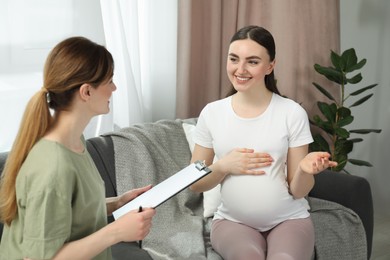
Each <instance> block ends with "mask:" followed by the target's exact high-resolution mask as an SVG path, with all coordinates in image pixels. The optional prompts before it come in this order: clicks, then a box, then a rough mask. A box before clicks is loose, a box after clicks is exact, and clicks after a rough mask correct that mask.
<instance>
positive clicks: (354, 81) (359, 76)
mask: <svg viewBox="0 0 390 260" xmlns="http://www.w3.org/2000/svg"><path fill="white" fill-rule="evenodd" d="M362 79H363V77H362V74H361V73H359V74H357V75H355V76H353V77H352V78H350V79H348V78H347V82H348V83H351V84H357V83H359V82H360V81H362Z"/></svg>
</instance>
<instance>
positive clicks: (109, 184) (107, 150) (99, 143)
mask: <svg viewBox="0 0 390 260" xmlns="http://www.w3.org/2000/svg"><path fill="white" fill-rule="evenodd" d="M86 143H87V149H88V152H89V154H90V155H91V157H92V159H93V161H94V162H95V165H96V167H97V169H98V171H99V173H100V175H101V176H102V179H103V181H104V183H105V185H106V197H116V196H117V195H118V194H117V190H116V177H115V158H114V156H115V155H114V145H113V143H112V139H111V137H108V136H98V137H93V138H90V139H87V141H86Z"/></svg>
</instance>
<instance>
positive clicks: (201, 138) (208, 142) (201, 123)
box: [193, 105, 213, 148]
mask: <svg viewBox="0 0 390 260" xmlns="http://www.w3.org/2000/svg"><path fill="white" fill-rule="evenodd" d="M208 108H209V106H208V105H206V107H204V108H203V110H202V112H201V113H200V115H199V118H198V121H197V124H196V128H195V134H194V139H193V140H194V142H195V144H198V145H200V146H203V147H206V148H213V138H212V135H211V132H210V129H209V127H210V123H209V122H208V118H209V112H208V111H209V109H208Z"/></svg>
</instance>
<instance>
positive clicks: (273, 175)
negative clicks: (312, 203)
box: [194, 94, 313, 231]
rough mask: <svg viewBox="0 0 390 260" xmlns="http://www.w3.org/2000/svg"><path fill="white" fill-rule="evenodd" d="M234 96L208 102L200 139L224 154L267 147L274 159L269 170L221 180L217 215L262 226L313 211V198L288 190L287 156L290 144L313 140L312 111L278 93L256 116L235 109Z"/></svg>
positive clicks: (198, 131) (201, 120)
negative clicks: (243, 115) (295, 195)
mask: <svg viewBox="0 0 390 260" xmlns="http://www.w3.org/2000/svg"><path fill="white" fill-rule="evenodd" d="M231 100H232V98H231V96H230V97H227V98H225V99H222V100H218V101H215V102H212V103H210V104H208V105H207V106H206V107H205V108H204V109H203V110H202V112H201V114H200V116H199V119H198V123H197V126H196V131H195V135H194V142H195V143H196V144H198V145H200V146H203V147H207V148H213V149H214V152H215V154H216V157H218V158H222V157H223V156H224V155H226V154H227V153H229V152H230V151H232V150H233V149H235V148H252V149H254V150H255V151H256V152H266V153H269V154H270V155H271V157H272V158H273V159H274V162H273V163H272V165H271V166H268V167H263V168H262V170H264V171H265V172H266V174H264V175H259V176H253V175H228V176H227V177H226V178H225V179H224V181H223V182H222V183H221V201H222V203H221V205H220V206H219V207H218V210H217V212H216V213H215V214H214V219H228V220H231V221H235V222H238V223H244V224H246V225H249V226H251V227H253V228H256V229H258V230H259V231H267V230H269V229H271V228H273V227H274V226H276V225H277V224H279V223H281V222H283V221H285V220H288V219H297V218H306V217H308V216H309V212H308V211H307V201H306V200H305V199H304V198H302V199H294V198H293V197H292V196H291V195H290V194H289V192H288V184H287V181H286V174H285V172H286V169H285V168H286V160H287V151H288V148H289V147H298V146H302V145H306V144H308V143H311V142H312V141H313V138H312V136H311V133H310V125H309V121H308V117H307V114H306V111H305V110H304V109H303V108H302V107H301V106H300V105H299V104H298V103H296V102H294V101H293V100H290V99H287V98H283V97H281V96H279V95H277V94H273V96H272V99H271V102H270V104H269V106H268V107H267V109H266V110H265V111H264V113H262V114H261V115H260V116H258V117H255V118H241V117H239V116H238V115H237V114H235V112H234V111H233V108H232V105H231Z"/></svg>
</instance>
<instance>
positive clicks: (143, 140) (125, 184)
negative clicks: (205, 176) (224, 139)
mask: <svg viewBox="0 0 390 260" xmlns="http://www.w3.org/2000/svg"><path fill="white" fill-rule="evenodd" d="M182 122H183V121H182V120H161V121H158V122H155V123H143V124H139V125H134V126H132V127H128V128H123V129H121V130H119V131H116V132H112V133H110V134H109V135H110V136H111V137H112V140H113V143H114V152H115V171H116V181H117V190H118V194H122V193H124V192H125V191H128V190H130V189H134V188H137V187H142V186H145V185H148V184H153V185H156V184H158V183H160V182H161V181H163V180H165V179H166V178H168V177H170V176H171V175H173V174H175V173H176V172H178V171H180V170H181V169H183V168H185V167H186V166H188V165H189V164H190V160H191V152H190V150H189V147H188V143H187V140H186V137H185V133H184V130H183V128H182ZM156 211H157V213H156V216H155V217H154V218H153V223H152V229H151V232H150V233H149V235H148V236H147V237H146V238H145V239H144V241H143V248H144V249H145V250H147V251H148V253H149V254H150V255H151V257H152V258H153V259H157V260H160V259H161V260H163V259H164V260H166V259H194V260H195V259H211V260H220V259H221V258H220V257H219V255H218V254H217V253H215V252H214V251H213V250H212V249H211V245H210V244H209V243H208V242H207V241H206V240H207V238H206V240H205V238H204V224H205V223H204V219H203V197H202V195H200V194H196V193H194V192H192V191H190V190H189V189H185V190H183V191H182V192H180V193H179V194H177V195H175V196H174V197H172V198H171V199H169V200H168V201H166V202H164V203H163V204H162V205H160V206H159V207H158V208H157V209H156Z"/></svg>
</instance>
